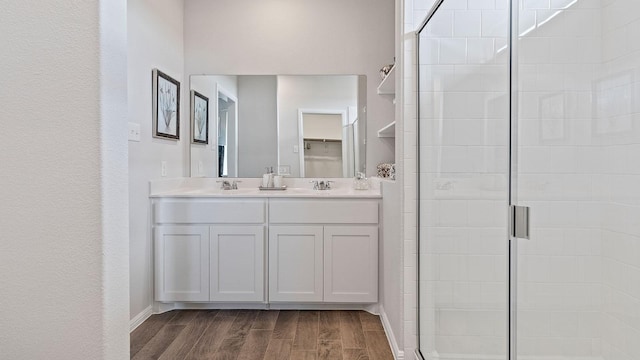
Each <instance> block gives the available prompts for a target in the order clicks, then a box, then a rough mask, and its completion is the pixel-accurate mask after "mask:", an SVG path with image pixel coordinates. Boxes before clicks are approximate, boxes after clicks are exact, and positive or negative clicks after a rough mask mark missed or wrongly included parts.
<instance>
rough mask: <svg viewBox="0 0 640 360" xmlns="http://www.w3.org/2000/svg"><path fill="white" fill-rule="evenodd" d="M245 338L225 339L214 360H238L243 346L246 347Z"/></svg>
mask: <svg viewBox="0 0 640 360" xmlns="http://www.w3.org/2000/svg"><path fill="white" fill-rule="evenodd" d="M244 342H245V338H243V337H236V338H231V339H225V340H224V341H223V342H222V344H221V345H220V348H219V349H218V351H216V354H215V355H214V356H213V357H212V358H211V359H212V360H236V359H237V358H238V354H239V353H240V349H242V345H244Z"/></svg>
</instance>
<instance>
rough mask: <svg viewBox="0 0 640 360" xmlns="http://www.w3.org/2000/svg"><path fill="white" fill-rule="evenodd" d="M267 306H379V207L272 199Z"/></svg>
mask: <svg viewBox="0 0 640 360" xmlns="http://www.w3.org/2000/svg"><path fill="white" fill-rule="evenodd" d="M269 301H270V302H292V303H299V302H313V303H317V302H325V303H375V302H377V301H378V202H377V201H375V200H355V199H349V200H335V199H331V200H329V199H327V200H324V199H323V200H315V199H313V200H309V199H305V200H294V199H272V200H271V201H270V203H269Z"/></svg>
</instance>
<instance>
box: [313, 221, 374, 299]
mask: <svg viewBox="0 0 640 360" xmlns="http://www.w3.org/2000/svg"><path fill="white" fill-rule="evenodd" d="M324 301H325V302H341V303H345V302H346V303H348V302H357V303H373V302H377V301H378V227H377V226H325V228H324Z"/></svg>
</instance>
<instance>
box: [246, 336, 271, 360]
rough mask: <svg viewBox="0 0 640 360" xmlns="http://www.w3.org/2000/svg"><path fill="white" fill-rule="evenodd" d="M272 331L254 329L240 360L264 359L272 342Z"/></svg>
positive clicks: (248, 337)
mask: <svg viewBox="0 0 640 360" xmlns="http://www.w3.org/2000/svg"><path fill="white" fill-rule="evenodd" d="M271 333H272V331H271V330H258V329H252V330H250V331H249V334H248V335H247V339H246V340H245V342H244V345H243V346H242V349H240V354H238V360H256V359H263V358H264V354H265V353H266V352H267V347H268V346H269V341H270V340H271Z"/></svg>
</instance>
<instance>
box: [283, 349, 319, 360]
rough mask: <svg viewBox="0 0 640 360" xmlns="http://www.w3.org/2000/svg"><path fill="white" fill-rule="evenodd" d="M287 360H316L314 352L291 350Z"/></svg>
mask: <svg viewBox="0 0 640 360" xmlns="http://www.w3.org/2000/svg"><path fill="white" fill-rule="evenodd" d="M289 360H316V352H315V351H307V350H292V351H291V357H290V358H289Z"/></svg>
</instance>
